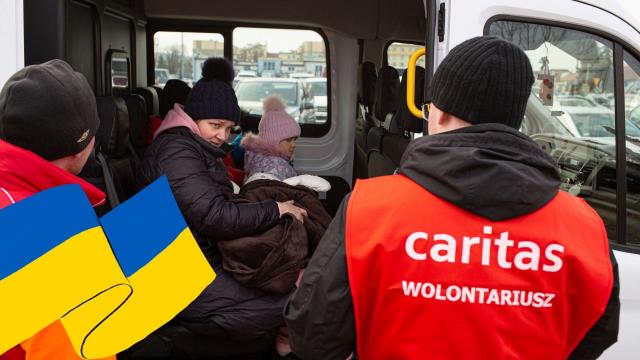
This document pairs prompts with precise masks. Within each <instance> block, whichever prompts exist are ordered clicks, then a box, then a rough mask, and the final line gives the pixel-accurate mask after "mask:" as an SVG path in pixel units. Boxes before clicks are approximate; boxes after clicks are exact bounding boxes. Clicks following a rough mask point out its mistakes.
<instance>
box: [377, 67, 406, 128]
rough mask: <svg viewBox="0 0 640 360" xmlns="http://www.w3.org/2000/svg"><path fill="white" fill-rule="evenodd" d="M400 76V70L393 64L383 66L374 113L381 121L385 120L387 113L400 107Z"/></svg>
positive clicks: (379, 75)
mask: <svg viewBox="0 0 640 360" xmlns="http://www.w3.org/2000/svg"><path fill="white" fill-rule="evenodd" d="M399 88H400V78H399V76H398V70H396V69H395V68H393V67H391V66H383V67H382V68H380V73H378V79H377V80H376V99H375V104H374V111H373V114H374V115H375V117H376V118H377V119H378V120H379V121H384V119H385V117H386V116H387V114H391V113H394V112H395V111H396V109H397V108H398V91H399Z"/></svg>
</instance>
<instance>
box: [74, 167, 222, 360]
mask: <svg viewBox="0 0 640 360" xmlns="http://www.w3.org/2000/svg"><path fill="white" fill-rule="evenodd" d="M100 222H101V223H102V227H103V229H104V231H105V233H106V235H107V238H108V239H109V243H110V244H111V247H112V248H113V252H114V253H115V256H116V258H117V260H118V263H119V264H120V266H121V268H122V271H123V272H124V275H125V276H126V277H127V279H128V282H129V284H130V285H131V287H132V288H133V293H132V294H131V296H130V297H129V299H128V300H127V301H126V302H125V303H123V304H122V305H121V306H120V307H119V308H118V309H117V310H115V311H114V312H113V313H112V314H111V315H110V316H109V317H108V318H106V319H104V321H102V322H100V321H101V320H102V317H101V315H100V311H99V309H100V307H101V306H102V304H99V303H98V304H97V305H94V304H93V301H91V302H89V303H86V304H83V305H82V306H80V307H78V308H76V309H74V310H73V311H71V312H70V313H68V314H67V315H65V316H64V317H63V318H62V323H63V325H64V327H65V329H66V330H67V333H68V334H69V337H70V339H71V341H72V343H73V344H74V347H75V348H76V349H79V353H80V354H81V355H82V356H84V357H86V358H100V357H106V356H109V355H113V354H115V353H117V352H119V351H122V350H124V349H127V348H129V347H130V346H131V345H133V344H135V343H136V342H138V341H140V340H142V339H143V338H145V337H146V336H147V335H148V334H150V333H151V332H153V331H154V330H156V329H157V328H159V327H160V326H162V325H163V324H165V323H166V322H168V321H169V320H171V319H172V318H173V317H174V316H175V315H177V314H178V313H179V312H180V311H182V309H184V308H185V307H186V306H187V305H189V304H190V303H191V302H192V301H193V300H194V299H195V298H196V297H197V296H198V295H200V293H201V292H202V290H204V288H205V287H206V286H207V285H209V284H210V283H211V282H212V281H213V280H214V279H215V273H214V271H213V269H212V268H211V266H210V265H209V263H208V261H207V260H206V258H205V257H204V255H203V254H202V251H201V250H200V248H199V246H198V244H197V243H196V241H195V239H194V237H193V235H192V234H191V231H189V228H188V227H187V224H186V222H185V221H184V218H183V217H182V214H181V212H180V209H179V208H178V206H177V204H176V202H175V199H174V198H173V194H172V193H171V189H170V187H169V183H168V181H167V179H166V177H162V178H160V179H158V180H156V181H155V182H154V183H152V184H151V185H149V186H147V187H146V188H145V189H144V190H143V191H141V192H140V193H138V194H137V195H136V196H135V197H133V198H131V199H129V200H128V201H126V202H125V203H123V204H121V205H120V206H118V207H117V208H116V209H114V210H112V211H111V212H110V213H108V214H107V215H105V216H104V217H103V218H102V219H101V220H100Z"/></svg>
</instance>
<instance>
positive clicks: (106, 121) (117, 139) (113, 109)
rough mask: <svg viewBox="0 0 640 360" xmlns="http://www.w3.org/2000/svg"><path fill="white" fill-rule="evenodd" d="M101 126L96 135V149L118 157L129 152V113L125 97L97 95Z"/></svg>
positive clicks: (109, 155)
mask: <svg viewBox="0 0 640 360" xmlns="http://www.w3.org/2000/svg"><path fill="white" fill-rule="evenodd" d="M96 104H97V105H98V116H99V117H100V127H99V128H98V133H97V135H96V151H98V152H101V153H103V154H104V155H106V156H108V157H113V158H117V157H120V156H123V155H125V154H126V153H127V143H128V142H129V114H128V112H127V105H126V103H125V101H124V99H123V98H119V97H113V96H98V97H96Z"/></svg>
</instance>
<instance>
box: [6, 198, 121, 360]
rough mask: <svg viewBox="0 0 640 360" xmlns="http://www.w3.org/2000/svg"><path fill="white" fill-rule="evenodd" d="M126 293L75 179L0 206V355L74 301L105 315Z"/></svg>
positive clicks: (113, 260) (52, 318) (65, 311)
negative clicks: (95, 305) (95, 307)
mask: <svg viewBox="0 0 640 360" xmlns="http://www.w3.org/2000/svg"><path fill="white" fill-rule="evenodd" d="M130 294H131V287H130V286H129V283H128V281H127V279H126V277H125V274H124V273H123V272H122V270H121V269H120V266H119V264H118V262H117V261H116V258H115V257H114V256H113V252H112V251H111V246H110V245H109V243H108V241H107V239H106V237H105V235H104V233H103V231H102V228H101V227H100V224H99V222H98V220H97V219H96V217H95V213H94V211H93V209H92V207H91V204H90V203H89V201H88V200H87V198H86V196H85V194H84V192H83V191H82V189H81V188H80V186H78V185H67V186H61V187H56V188H52V189H49V190H47V191H43V192H40V193H38V194H36V195H34V196H31V197H29V198H28V199H25V200H22V201H20V202H18V203H16V204H14V205H11V206H8V207H6V208H4V209H3V210H0V324H1V325H0V354H1V353H4V352H5V351H6V350H8V349H10V348H11V347H13V346H14V345H16V344H18V343H19V342H21V341H23V340H25V339H27V338H29V337H30V336H32V335H34V334H35V333H36V332H38V331H39V330H41V329H42V328H44V327H46V326H47V325H49V324H51V323H53V322H54V321H56V320H58V319H60V318H61V317H62V316H63V315H64V314H65V313H67V312H68V311H70V310H71V309H73V308H74V307H75V306H77V305H78V304H81V303H84V302H87V301H89V300H90V301H91V302H95V303H99V304H100V305H101V307H102V310H103V311H101V312H98V313H97V314H96V316H95V317H96V318H100V320H103V319H104V318H105V317H106V316H107V315H108V314H109V311H107V312H105V311H104V309H111V310H113V309H117V308H118V307H119V306H121V305H122V304H123V303H124V302H125V300H126V299H127V297H128V296H129V295H130Z"/></svg>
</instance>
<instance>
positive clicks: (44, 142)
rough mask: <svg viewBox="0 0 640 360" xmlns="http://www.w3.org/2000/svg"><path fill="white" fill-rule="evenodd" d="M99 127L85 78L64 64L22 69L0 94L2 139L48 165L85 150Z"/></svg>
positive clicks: (48, 63)
mask: <svg viewBox="0 0 640 360" xmlns="http://www.w3.org/2000/svg"><path fill="white" fill-rule="evenodd" d="M99 124H100V120H99V118H98V110H97V108H96V99H95V96H94V94H93V90H91V87H90V86H89V83H88V82H87V79H86V78H85V77H84V75H82V74H80V73H78V72H75V71H73V69H72V68H71V66H69V64H67V63H66V62H64V61H62V60H51V61H49V62H46V63H44V64H40V65H31V66H27V67H25V68H24V69H22V70H20V71H18V72H17V73H15V74H14V75H13V76H11V77H10V78H9V80H7V82H6V84H5V85H4V87H3V88H2V92H1V93H0V139H2V140H5V141H7V142H9V143H11V144H13V145H16V146H19V147H21V148H23V149H26V150H29V151H31V152H33V153H35V154H37V155H39V156H40V157H42V158H44V159H46V160H49V161H51V160H56V159H60V158H63V157H65V156H69V155H74V154H77V153H79V152H81V151H82V150H84V149H85V148H86V147H87V145H88V144H89V143H90V142H91V139H92V138H93V136H94V135H95V134H96V131H97V130H98V125H99Z"/></svg>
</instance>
